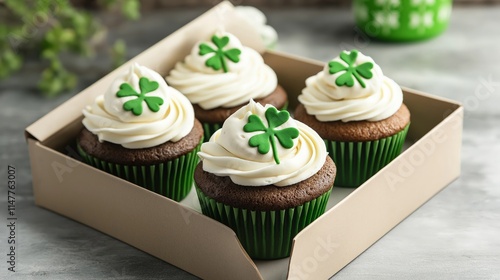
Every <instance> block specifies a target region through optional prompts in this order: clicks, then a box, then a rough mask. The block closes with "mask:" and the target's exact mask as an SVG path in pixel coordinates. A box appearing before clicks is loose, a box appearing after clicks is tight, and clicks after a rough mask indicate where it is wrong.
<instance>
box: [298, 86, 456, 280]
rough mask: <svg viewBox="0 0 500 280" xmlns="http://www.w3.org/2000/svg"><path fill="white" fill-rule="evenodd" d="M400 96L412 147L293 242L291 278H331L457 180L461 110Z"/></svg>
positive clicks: (411, 94) (410, 95)
mask: <svg viewBox="0 0 500 280" xmlns="http://www.w3.org/2000/svg"><path fill="white" fill-rule="evenodd" d="M404 94H405V104H407V105H408V107H409V108H410V111H411V113H412V119H413V118H416V119H418V120H419V122H418V124H415V128H413V127H411V130H414V131H413V132H412V133H413V134H414V137H415V138H414V139H413V140H414V141H416V142H415V143H414V144H413V145H411V146H410V147H409V148H408V149H407V150H405V151H404V152H403V153H402V154H401V155H399V156H398V157H397V158H396V159H394V160H393V161H392V162H391V163H389V164H388V165H387V166H385V167H384V168H383V169H382V170H380V171H379V172H378V173H377V174H375V175H374V176H373V177H371V178H370V179H369V180H368V181H366V182H365V183H364V184H363V185H361V186H360V187H358V188H357V189H356V190H355V191H354V192H352V193H351V194H350V195H349V196H348V197H347V198H346V199H344V200H342V201H341V202H340V203H338V204H337V205H335V206H334V207H333V208H331V209H330V210H328V211H327V212H326V213H325V214H323V215H322V216H321V217H320V218H318V219H317V220H316V221H314V222H313V223H312V224H311V225H309V226H308V227H307V228H306V229H304V230H303V231H301V232H300V233H299V234H298V235H297V236H296V237H295V238H294V244H293V249H292V254H291V258H290V267H289V278H291V279H296V278H298V279H322V278H327V277H330V276H331V275H332V274H334V273H336V272H338V271H339V270H340V269H342V268H343V267H344V266H345V265H347V264H348V263H349V262H351V261H352V260H353V259H354V258H356V257H357V256H358V255H359V254H361V253H362V252H363V251H364V250H366V249H367V248H368V247H370V246H371V245H372V244H373V243H375V242H376V241H377V240H378V239H379V238H381V237H382V236H383V235H384V234H386V233H387V232H388V231H390V230H391V229H392V228H393V227H394V226H396V225H397V224H398V223H399V222H401V221H402V220H403V219H405V218H406V217H407V216H408V215H410V214H411V213H412V212H413V211H415V210H416V209H417V208H418V207H420V206H421V205H422V204H423V203H425V202H426V201H427V200H429V199H430V198H431V197H432V196H434V195H435V194H436V193H438V192H439V191H440V190H441V189H442V188H444V187H446V186H447V185H448V184H449V183H451V182H452V181H453V180H454V179H456V178H457V177H458V176H459V174H460V147H461V132H462V117H463V107H461V106H460V105H459V104H457V103H456V102H448V101H445V100H444V99H439V98H438V99H436V98H434V97H432V98H431V97H430V96H429V95H426V94H419V93H418V92H416V91H413V90H409V89H404ZM413 125H414V124H413V123H412V126H413ZM332 225H335V226H332ZM322 263H328V265H322Z"/></svg>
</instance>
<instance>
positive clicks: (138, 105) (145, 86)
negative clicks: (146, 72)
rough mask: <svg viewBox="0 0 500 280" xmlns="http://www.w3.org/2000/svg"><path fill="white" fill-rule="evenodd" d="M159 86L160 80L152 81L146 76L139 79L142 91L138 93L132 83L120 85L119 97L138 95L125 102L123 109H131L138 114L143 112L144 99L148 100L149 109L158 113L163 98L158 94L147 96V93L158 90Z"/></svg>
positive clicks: (117, 94)
mask: <svg viewBox="0 0 500 280" xmlns="http://www.w3.org/2000/svg"><path fill="white" fill-rule="evenodd" d="M159 87H160V85H159V84H158V82H156V81H150V80H148V78H146V77H141V78H140V79H139V88H140V90H141V92H140V93H137V92H136V91H135V90H134V89H133V88H132V86H131V85H130V84H128V83H123V84H121V85H120V90H118V92H117V93H116V96H117V97H119V98H121V97H130V96H136V97H137V98H135V99H131V100H128V101H127V102H125V103H124V104H123V109H124V110H125V111H131V112H132V113H133V114H134V115H136V116H140V115H141V114H142V101H144V102H146V105H147V106H148V108H149V110H151V111H152V112H155V113H156V112H158V111H159V110H160V106H161V105H163V102H164V101H163V99H162V98H161V97H158V96H146V94H148V93H150V92H153V91H155V90H157V89H158V88H159Z"/></svg>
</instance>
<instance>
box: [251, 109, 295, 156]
mask: <svg viewBox="0 0 500 280" xmlns="http://www.w3.org/2000/svg"><path fill="white" fill-rule="evenodd" d="M264 115H265V117H266V119H267V122H268V124H269V127H266V126H265V125H264V123H263V122H262V120H261V119H260V117H259V116H258V115H255V114H252V115H250V116H248V121H247V123H246V124H245V125H244V126H243V131H244V132H256V131H263V133H260V134H257V135H253V136H252V137H250V139H249V140H248V145H249V146H250V147H253V148H255V147H257V151H258V152H259V153H260V154H267V153H268V152H269V150H270V149H272V150H273V157H274V161H275V162H276V164H280V160H279V156H278V149H277V148H276V140H275V139H274V138H275V137H276V138H278V142H279V143H280V145H281V146H282V147H283V148H285V149H291V148H293V139H295V138H297V137H299V130H298V129H296V128H294V127H287V128H284V129H279V130H278V129H275V128H276V127H278V126H280V125H282V124H284V123H285V122H287V121H288V120H289V119H290V114H289V113H288V112H287V111H285V110H282V111H278V110H277V109H276V108H274V107H269V108H268V109H267V110H266V112H265V114H264Z"/></svg>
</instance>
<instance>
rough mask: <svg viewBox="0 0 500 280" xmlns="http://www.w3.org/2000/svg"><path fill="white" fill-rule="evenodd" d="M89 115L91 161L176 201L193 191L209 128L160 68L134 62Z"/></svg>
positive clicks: (86, 142)
mask: <svg viewBox="0 0 500 280" xmlns="http://www.w3.org/2000/svg"><path fill="white" fill-rule="evenodd" d="M83 114H84V116H85V117H84V119H83V121H82V122H83V125H84V128H83V130H82V131H81V133H80V135H79V136H78V139H77V147H78V151H79V153H80V155H81V156H82V157H83V159H84V160H85V162H87V163H88V164H90V165H92V166H94V167H97V168H99V169H102V170H104V171H106V172H109V173H111V174H114V175H116V176H118V177H121V178H123V179H125V180H128V181H130V182H133V183H135V184H137V185H140V186H142V187H144V188H147V189H149V190H151V191H154V192H156V193H159V194H161V195H164V196H166V197H169V198H171V199H173V200H176V201H180V200H182V199H183V198H184V197H185V196H186V195H187V194H188V193H189V191H190V189H191V187H192V184H193V172H194V168H195V166H196V164H197V163H198V157H197V155H196V153H197V152H198V151H199V148H200V145H201V142H202V141H203V128H202V126H201V124H200V122H199V121H198V120H196V119H195V117H194V111H193V107H192V106H191V104H190V102H189V100H187V98H186V97H185V96H184V95H182V94H181V93H179V92H178V91H177V90H176V89H174V88H171V87H169V86H167V84H166V83H165V80H164V79H163V78H162V77H161V76H160V75H159V74H158V73H156V72H154V71H153V70H151V69H149V68H147V67H145V66H140V65H138V64H135V65H133V66H132V67H131V68H130V71H128V73H125V74H124V75H122V76H120V77H118V78H117V79H116V80H115V81H114V82H113V83H112V84H111V85H110V87H109V89H108V90H107V91H106V92H105V93H104V94H103V95H100V96H98V97H97V98H96V99H95V102H94V103H93V104H92V105H90V106H87V107H86V108H85V109H84V110H83Z"/></svg>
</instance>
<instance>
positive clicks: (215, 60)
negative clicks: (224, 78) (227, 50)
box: [205, 55, 226, 72]
mask: <svg viewBox="0 0 500 280" xmlns="http://www.w3.org/2000/svg"><path fill="white" fill-rule="evenodd" d="M205 65H206V66H208V67H211V68H212V69H214V70H220V69H221V68H222V60H221V59H220V58H219V56H217V55H214V56H212V57H211V58H209V59H207V61H205ZM224 72H226V71H224Z"/></svg>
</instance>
